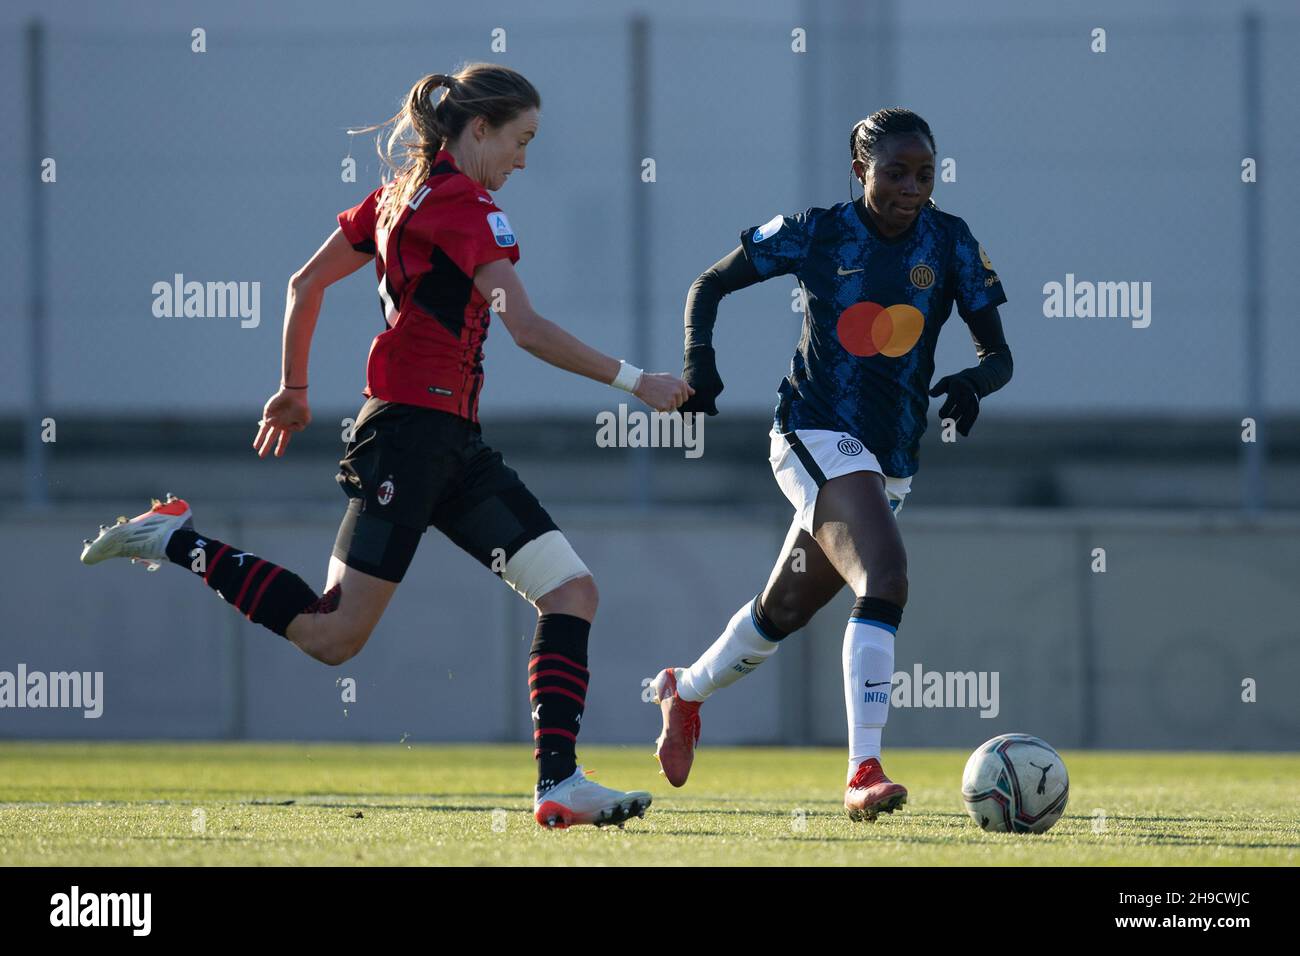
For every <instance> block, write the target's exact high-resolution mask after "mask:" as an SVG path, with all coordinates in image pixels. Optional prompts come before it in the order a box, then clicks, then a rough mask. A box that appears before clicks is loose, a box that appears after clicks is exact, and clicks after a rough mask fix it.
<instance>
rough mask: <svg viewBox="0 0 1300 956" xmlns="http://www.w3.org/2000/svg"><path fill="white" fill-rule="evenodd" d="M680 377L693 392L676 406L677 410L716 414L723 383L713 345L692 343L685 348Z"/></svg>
mask: <svg viewBox="0 0 1300 956" xmlns="http://www.w3.org/2000/svg"><path fill="white" fill-rule="evenodd" d="M682 379H683V380H684V381H685V382H686V384H687V385H689V386H690V387H691V388H693V389H695V394H694V395H692V396H691V397H690V398H688V399H687V400H686V401H685V402H684V403H683V404H682V405H680V406H678V408H677V410H678V411H679V412H704V413H705V414H706V415H716V414H718V406H717V402H716V399H717V397H718V396H719V395H721V394H722V389H723V385H722V379H721V378H719V377H718V366H717V363H716V361H715V359H714V354H713V346H711V345H693V346H691V347H690V348H688V349H687V350H686V357H685V358H684V359H683V360H682Z"/></svg>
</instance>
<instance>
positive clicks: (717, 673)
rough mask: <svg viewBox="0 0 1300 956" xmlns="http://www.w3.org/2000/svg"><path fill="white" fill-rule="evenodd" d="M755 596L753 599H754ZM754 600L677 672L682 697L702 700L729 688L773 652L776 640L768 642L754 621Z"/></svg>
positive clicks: (777, 645)
mask: <svg viewBox="0 0 1300 956" xmlns="http://www.w3.org/2000/svg"><path fill="white" fill-rule="evenodd" d="M757 600H758V598H754V601H757ZM754 601H750V602H749V603H748V604H746V605H745V606H744V607H742V608H741V609H740V610H739V611H737V612H736V613H735V614H733V615H732V617H731V620H730V621H728V622H727V626H726V628H725V629H724V630H723V632H722V636H721V637H719V638H718V639H717V640H716V641H714V642H713V646H712V647H710V648H709V649H708V650H707V651H705V652H704V653H703V654H701V655H700V659H699V660H697V661H696V662H695V663H694V664H692V665H691V666H690V667H688V668H686V669H685V670H680V671H678V672H677V694H678V696H679V697H681V699H682V700H704V699H705V698H706V697H708V696H709V695H710V694H712V693H713V692H714V691H715V690H718V689H719V688H722V687H729V686H730V685H732V684H734V683H735V682H736V681H738V680H740V679H741V678H742V677H744V676H745V675H746V674H748V673H751V672H752V671H753V670H754V668H756V667H758V665H759V664H761V663H763V661H765V660H767V659H768V658H769V657H771V656H772V655H773V654H775V653H776V649H777V648H778V647H780V646H781V643H780V642H779V641H769V640H768V639H767V638H766V637H764V636H763V635H762V633H760V632H759V630H758V625H757V624H755V623H754Z"/></svg>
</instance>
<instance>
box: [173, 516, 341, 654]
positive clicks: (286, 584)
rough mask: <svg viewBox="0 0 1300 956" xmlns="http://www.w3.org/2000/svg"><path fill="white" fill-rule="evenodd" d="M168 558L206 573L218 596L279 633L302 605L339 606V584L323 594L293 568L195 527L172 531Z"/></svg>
mask: <svg viewBox="0 0 1300 956" xmlns="http://www.w3.org/2000/svg"><path fill="white" fill-rule="evenodd" d="M167 558H168V560H170V561H171V562H172V563H173V564H179V565H180V566H181V567H183V568H185V569H186V570H188V571H192V572H194V573H195V574H197V575H198V576H199V577H201V578H203V583H204V584H206V585H207V586H208V587H210V588H212V590H214V591H216V592H217V596H218V597H219V598H221V599H222V600H224V601H225V602H226V603H227V604H233V605H234V606H235V607H236V608H237V609H238V610H239V611H240V612H241V613H242V614H243V615H244V616H245V617H247V618H248V619H249V620H250V621H252V622H253V623H254V624H261V625H263V626H264V627H268V628H270V629H271V630H272V631H274V632H275V633H277V634H279V635H280V636H281V637H284V636H285V632H286V631H287V630H288V629H289V624H290V623H291V622H292V621H293V619H294V618H295V617H297V616H298V615H299V614H301V613H303V612H304V611H307V612H309V613H310V612H315V611H332V610H334V608H335V607H337V606H338V599H339V593H340V592H339V586H338V585H337V584H336V585H335V586H334V587H332V588H330V589H329V591H327V592H326V593H325V595H324V596H323V597H321V596H319V595H317V594H316V592H315V591H313V590H312V589H311V588H310V587H309V586H308V585H307V582H306V581H304V580H303V579H302V578H300V577H298V575H296V574H294V573H293V572H292V571H289V570H287V569H285V568H282V567H280V566H279V565H278V564H272V563H271V562H270V561H267V560H265V559H263V558H259V557H258V556H257V555H255V554H251V553H250V552H247V551H236V550H235V549H234V548H232V547H231V546H230V545H228V544H225V543H224V542H221V541H217V540H216V539H215V538H209V537H207V536H205V535H201V534H199V533H198V532H197V531H195V530H193V529H192V528H177V529H176V530H175V531H173V532H172V536H171V539H170V540H168V542H167Z"/></svg>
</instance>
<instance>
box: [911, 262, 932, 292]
mask: <svg viewBox="0 0 1300 956" xmlns="http://www.w3.org/2000/svg"><path fill="white" fill-rule="evenodd" d="M911 279H912V285H914V286H916V287H917V288H918V289H928V288H930V286H932V285H934V270H933V269H931V268H930V267H929V266H927V265H926V264H925V263H924V262H922V263H920V264H919V265H915V266H912V274H911Z"/></svg>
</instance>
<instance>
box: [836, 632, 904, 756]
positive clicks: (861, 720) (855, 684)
mask: <svg viewBox="0 0 1300 956" xmlns="http://www.w3.org/2000/svg"><path fill="white" fill-rule="evenodd" d="M893 680H894V635H893V632H892V631H890V630H889V629H888V626H887V625H884V624H879V623H874V622H873V623H868V622H866V621H861V620H850V621H849V626H848V627H847V628H846V629H845V631H844V709H845V711H846V712H847V716H848V721H849V777H850V778H852V776H853V775H854V774H855V773H857V771H858V765H859V764H861V763H862V761H864V760H867V759H869V758H871V757H876V758H879V757H880V735H881V731H883V730H884V728H885V721H886V720H888V719H889V695H890V690H891V688H892V685H893Z"/></svg>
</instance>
